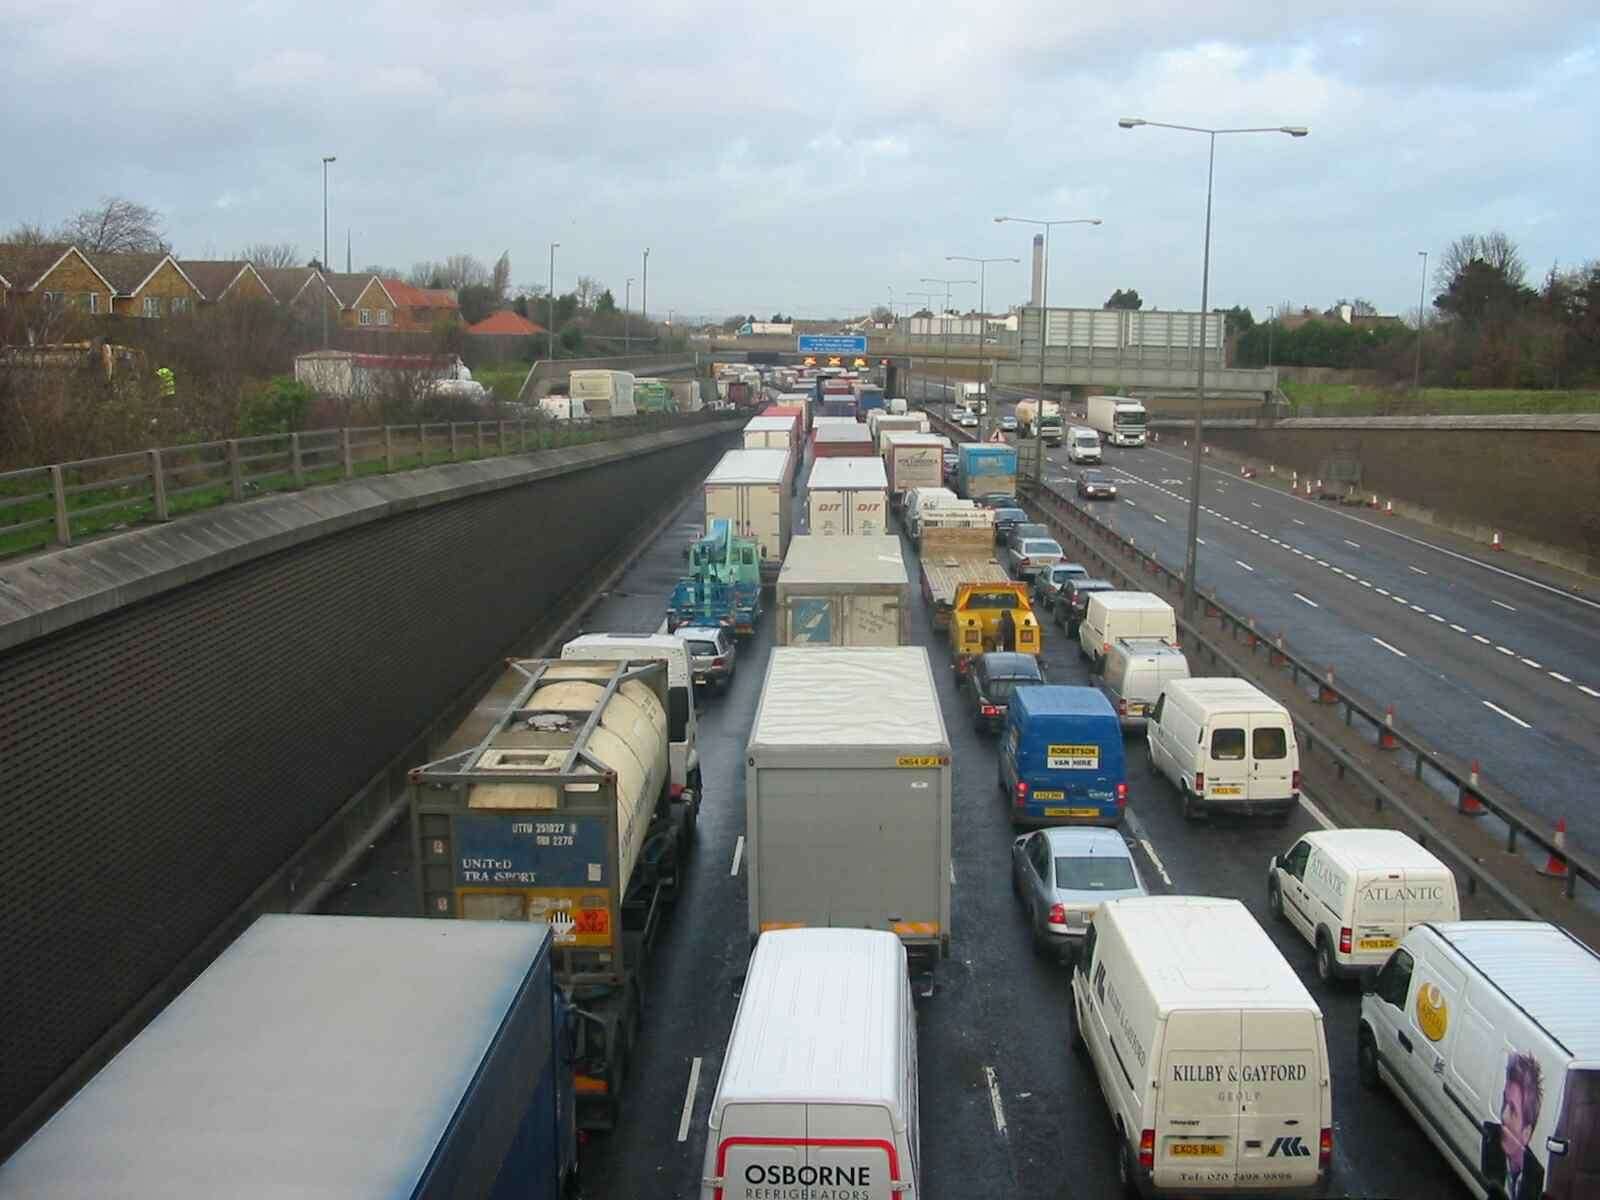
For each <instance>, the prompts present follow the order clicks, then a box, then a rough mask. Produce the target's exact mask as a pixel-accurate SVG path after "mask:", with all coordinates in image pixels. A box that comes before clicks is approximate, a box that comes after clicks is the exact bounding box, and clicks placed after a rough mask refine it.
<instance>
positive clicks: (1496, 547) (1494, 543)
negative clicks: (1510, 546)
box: [1489, 529, 1505, 550]
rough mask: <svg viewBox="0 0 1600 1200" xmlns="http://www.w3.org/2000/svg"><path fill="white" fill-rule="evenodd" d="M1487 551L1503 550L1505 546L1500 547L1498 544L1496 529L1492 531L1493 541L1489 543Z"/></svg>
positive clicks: (1498, 538)
mask: <svg viewBox="0 0 1600 1200" xmlns="http://www.w3.org/2000/svg"><path fill="white" fill-rule="evenodd" d="M1489 549H1491V550H1504V549H1505V546H1504V545H1502V544H1501V542H1500V531H1499V530H1498V529H1496V530H1495V531H1494V541H1492V542H1490V543H1489Z"/></svg>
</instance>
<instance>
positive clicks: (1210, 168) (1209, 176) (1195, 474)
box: [1117, 117, 1311, 616]
mask: <svg viewBox="0 0 1600 1200" xmlns="http://www.w3.org/2000/svg"><path fill="white" fill-rule="evenodd" d="M1117 124H1118V125H1120V126H1122V128H1124V129H1136V128H1138V127H1139V126H1141V125H1148V126H1150V127H1151V128H1153V129H1177V130H1181V131H1182V132H1184V133H1201V134H1204V135H1205V136H1206V138H1207V140H1208V141H1209V143H1210V153H1209V155H1208V157H1207V160H1206V233H1205V248H1204V251H1203V257H1202V259H1201V263H1202V265H1201V268H1200V372H1199V380H1198V382H1197V386H1196V389H1195V390H1196V392H1197V393H1198V395H1197V396H1196V398H1195V407H1194V467H1193V470H1192V472H1191V476H1192V477H1191V479H1190V481H1189V492H1190V495H1189V537H1188V545H1187V546H1186V548H1185V552H1184V566H1183V610H1184V612H1185V613H1186V614H1189V615H1190V616H1192V615H1193V614H1194V610H1195V603H1196V600H1197V598H1198V585H1197V577H1196V564H1195V558H1196V545H1197V542H1198V539H1199V537H1200V453H1201V442H1202V440H1203V438H1204V436H1205V407H1206V342H1207V340H1208V339H1207V336H1206V326H1207V324H1208V323H1209V321H1210V305H1211V191H1212V181H1213V179H1214V178H1215V176H1216V167H1217V135H1218V134H1221V133H1286V134H1288V135H1289V136H1290V137H1295V138H1303V137H1305V136H1306V134H1308V133H1310V132H1311V131H1310V130H1309V129H1307V128H1306V127H1305V126H1304V125H1269V126H1260V127H1252V128H1247V129H1205V128H1202V127H1200V126H1196V125H1173V124H1169V123H1168V122H1166V121H1146V120H1144V119H1142V118H1140V117H1122V118H1120V119H1119V120H1118V121H1117Z"/></svg>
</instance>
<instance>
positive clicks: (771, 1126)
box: [703, 1104, 807, 1200]
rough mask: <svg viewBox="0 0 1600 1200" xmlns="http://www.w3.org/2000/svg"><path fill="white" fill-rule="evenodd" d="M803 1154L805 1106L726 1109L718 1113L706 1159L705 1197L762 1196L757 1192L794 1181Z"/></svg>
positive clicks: (735, 1106)
mask: <svg viewBox="0 0 1600 1200" xmlns="http://www.w3.org/2000/svg"><path fill="white" fill-rule="evenodd" d="M806 1151H807V1147H806V1106H805V1105H804V1104H730V1105H728V1106H727V1107H726V1108H725V1109H723V1111H722V1126H721V1128H720V1129H719V1130H718V1135H717V1150H716V1154H715V1156H714V1157H713V1156H712V1155H711V1154H709V1153H708V1154H707V1156H706V1165H707V1168H708V1170H707V1178H706V1179H705V1185H706V1186H705V1188H704V1189H703V1194H705V1195H708V1196H711V1197H712V1198H713V1200H723V1198H724V1197H726V1198H727V1200H733V1198H734V1197H741V1198H742V1197H745V1196H758V1195H762V1194H764V1193H763V1192H761V1191H760V1190H759V1189H761V1188H763V1187H767V1186H771V1185H777V1186H779V1187H781V1186H782V1185H781V1183H779V1181H780V1180H782V1179H783V1178H784V1177H785V1176H786V1175H787V1176H789V1177H790V1178H793V1177H795V1176H796V1175H797V1174H798V1172H799V1171H800V1168H801V1167H803V1166H805V1165H806ZM768 1180H771V1185H769V1184H768V1182H767V1181H768ZM771 1194H777V1193H776V1192H774V1193H771Z"/></svg>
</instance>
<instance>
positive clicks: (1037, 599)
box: [1033, 562, 1089, 612]
mask: <svg viewBox="0 0 1600 1200" xmlns="http://www.w3.org/2000/svg"><path fill="white" fill-rule="evenodd" d="M1087 578H1089V568H1088V567H1086V566H1084V565H1083V564H1082V563H1069V562H1058V563H1052V564H1051V566H1050V569H1049V570H1048V571H1040V572H1039V573H1038V574H1036V575H1035V576H1034V577H1033V598H1034V603H1035V606H1036V607H1039V608H1042V609H1044V610H1045V611H1047V612H1048V611H1051V610H1053V609H1054V608H1055V605H1056V598H1057V597H1058V596H1059V595H1060V592H1061V585H1062V584H1064V583H1066V582H1067V580H1069V579H1087Z"/></svg>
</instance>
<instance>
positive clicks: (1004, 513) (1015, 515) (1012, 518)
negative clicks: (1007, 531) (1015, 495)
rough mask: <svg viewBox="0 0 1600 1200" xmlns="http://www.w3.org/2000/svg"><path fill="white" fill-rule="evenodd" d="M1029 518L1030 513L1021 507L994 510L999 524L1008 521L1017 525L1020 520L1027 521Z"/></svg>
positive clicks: (995, 518)
mask: <svg viewBox="0 0 1600 1200" xmlns="http://www.w3.org/2000/svg"><path fill="white" fill-rule="evenodd" d="M1027 519H1028V514H1027V513H1025V512H1023V511H1022V510H1021V509H1020V508H997V509H995V510H994V520H995V524H997V525H1003V524H1005V523H1006V522H1008V521H1009V522H1010V523H1011V524H1013V525H1015V524H1016V523H1017V522H1018V521H1026V520H1027Z"/></svg>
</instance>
